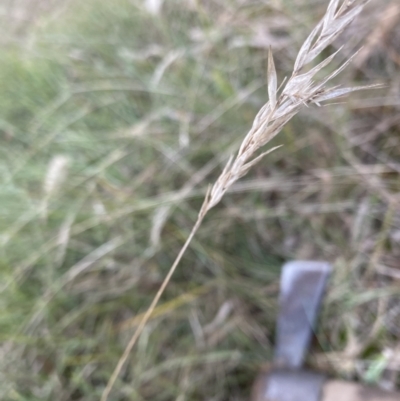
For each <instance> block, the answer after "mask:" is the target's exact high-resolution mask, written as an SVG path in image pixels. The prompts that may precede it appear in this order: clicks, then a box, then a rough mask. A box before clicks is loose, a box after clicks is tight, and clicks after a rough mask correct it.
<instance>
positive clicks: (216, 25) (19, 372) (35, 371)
mask: <svg viewBox="0 0 400 401" xmlns="http://www.w3.org/2000/svg"><path fill="white" fill-rule="evenodd" d="M326 6H327V1H324V0H313V1H306V0H274V1H263V0H254V1H242V0H229V1H223V0H213V1H203V0H185V1H184V0H168V1H165V2H162V1H160V0H158V1H156V0H152V1H151V0H147V1H144V2H141V1H139V0H113V1H106V2H100V1H96V0H86V1H84V2H81V1H77V0H69V1H63V2H61V1H56V0H53V1H50V0H47V1H37V0H36V1H35V0H32V1H29V2H28V1H23V0H17V1H10V2H7V1H5V0H3V1H2V3H1V7H0V10H1V24H2V28H3V32H2V36H1V40H0V43H1V44H0V46H1V53H0V141H1V147H0V151H1V160H0V174H1V190H0V205H1V211H0V231H1V237H0V244H1V254H0V277H1V280H0V283H1V296H0V303H1V308H0V311H1V312H0V339H1V346H0V398H1V399H3V400H18V401H20V400H21V401H22V400H23V401H28V400H29V401H33V400H35V401H36V400H77V401H78V400H79V401H83V400H84V401H89V400H98V399H99V397H100V395H101V392H102V390H103V389H104V387H105V384H106V383H107V380H108V378H109V377H110V375H111V373H112V371H113V369H114V367H115V365H116V363H117V361H118V359H119V357H120V356H121V354H122V352H123V349H124V347H125V346H126V344H127V341H129V338H130V336H131V334H132V332H133V330H134V328H135V325H136V324H137V322H138V319H139V318H140V314H141V313H143V312H144V311H145V310H146V307H147V306H148V305H149V304H150V302H151V299H152V297H153V296H154V294H155V292H156V290H157V288H158V286H159V285H160V283H161V281H162V278H163V277H164V275H165V274H166V271H167V270H168V268H169V267H170V264H171V262H172V261H173V259H174V258H175V256H176V254H177V252H178V251H179V249H180V247H181V246H182V244H183V242H184V240H185V238H186V236H187V235H188V233H189V232H190V229H191V228H192V225H193V223H194V221H195V219H196V216H197V212H198V208H199V206H200V205H201V202H202V197H203V196H204V193H205V189H206V188H207V185H208V184H209V183H212V182H213V180H214V179H215V177H216V176H218V174H219V172H220V170H221V168H222V167H223V165H224V163H225V162H226V159H227V157H228V156H229V155H230V154H231V153H233V152H234V151H235V150H236V149H237V147H238V145H239V144H240V142H241V140H242V138H243V136H244V135H245V133H246V132H247V130H248V129H249V127H250V125H251V123H252V120H253V118H254V116H255V114H256V112H257V111H258V109H259V108H260V107H261V106H262V105H263V103H264V102H265V101H266V100H267V89H266V85H265V83H266V82H265V81H266V79H265V75H266V56H267V49H268V47H269V46H272V49H273V51H274V55H275V59H276V66H277V71H278V75H279V78H280V80H282V79H283V78H284V77H285V76H286V75H288V74H290V71H291V69H292V65H293V61H294V59H295V56H296V54H297V51H298V49H299V48H300V45H301V43H302V41H303V40H304V39H305V38H306V36H307V34H308V33H309V32H310V30H311V28H312V27H313V26H314V25H315V23H316V22H317V21H318V20H319V18H320V17H321V16H322V14H323V12H324V10H325V8H326ZM399 20H400V6H399V4H398V2H397V0H391V1H389V0H388V1H386V0H385V1H379V2H378V1H373V2H371V4H370V5H369V6H368V7H367V9H366V10H365V11H364V13H363V15H362V16H361V17H360V18H359V19H357V21H356V22H355V23H354V24H353V25H352V26H351V27H350V28H349V29H348V30H347V31H346V32H345V33H344V34H343V35H342V36H341V37H340V39H339V40H338V41H337V42H336V43H335V46H332V51H333V50H334V48H335V47H338V46H340V45H341V44H346V46H345V49H344V50H343V51H342V52H341V53H340V54H339V55H338V57H337V60H336V63H337V64H339V63H340V62H341V61H342V60H344V59H346V58H347V57H348V56H349V55H350V54H353V53H354V51H355V50H356V49H358V48H360V47H361V46H364V48H363V50H362V51H361V52H360V53H359V55H358V56H357V57H356V59H355V61H354V63H353V64H352V65H351V66H350V67H349V68H348V69H347V71H345V72H344V73H342V74H341V76H340V77H338V78H337V82H338V83H339V82H340V83H341V84H342V83H343V84H349V85H358V84H361V83H376V82H384V83H386V84H387V87H386V88H384V89H382V90H379V91H378V90H376V91H369V92H368V93H355V94H354V95H352V96H351V97H350V98H349V99H347V100H346V101H345V102H344V103H343V104H339V105H332V106H329V107H323V108H309V109H306V110H304V111H303V112H302V113H301V114H300V115H299V116H297V117H296V118H294V119H293V120H292V122H291V123H289V124H288V125H287V126H286V127H285V128H284V130H283V132H282V133H281V134H280V135H279V136H278V137H277V138H276V139H275V140H274V144H272V145H271V146H273V145H276V144H283V145H284V146H283V147H282V148H281V149H279V150H278V151H276V152H274V153H272V154H271V155H269V156H268V157H267V158H266V159H265V160H263V162H262V163H260V164H259V165H257V166H256V168H254V169H253V171H252V172H251V173H250V174H249V175H248V176H247V177H246V178H245V179H243V180H242V181H240V182H239V183H237V184H236V185H235V186H234V187H233V189H232V190H231V191H230V193H229V194H228V195H227V196H226V197H225V198H224V200H223V202H222V204H221V205H220V206H219V207H218V208H216V210H213V211H212V212H211V213H210V215H209V216H208V217H207V219H206V221H205V222H204V223H203V225H202V227H201V229H200V231H199V233H198V235H197V236H196V238H195V240H194V242H193V243H192V246H191V248H190V250H189V251H188V253H187V254H186V256H185V258H184V260H183V262H182V263H181V265H180V267H179V268H178V271H177V273H176V275H175V276H174V278H173V280H172V283H171V284H170V285H169V287H168V289H167V292H166V294H165V296H164V297H163V299H162V302H161V303H160V305H159V306H158V308H157V309H156V313H155V314H154V317H153V318H152V320H151V322H150V324H149V325H148V326H147V328H146V329H145V332H144V333H143V335H142V336H141V338H140V341H139V343H138V345H137V347H135V349H134V351H133V352H132V355H131V357H130V358H129V362H128V364H127V366H126V367H125V369H124V370H123V373H122V375H121V376H120V377H119V379H118V381H117V383H116V386H115V388H114V390H113V392H112V395H111V397H110V400H177V401H185V400H213V401H217V400H221V401H222V400H245V399H248V394H249V389H250V387H251V383H252V380H253V379H254V377H255V375H256V374H257V371H258V370H259V369H260V368H261V367H262V366H263V365H265V364H266V363H267V362H268V360H271V356H272V352H273V338H274V324H275V318H276V312H277V311H276V306H277V294H278V286H279V274H280V268H281V266H282V264H283V263H284V262H285V261H287V260H291V259H296V258H301V259H324V260H328V261H330V262H331V263H332V264H333V265H334V275H333V277H332V279H331V283H330V288H329V291H328V294H327V298H326V302H325V305H324V310H323V313H322V317H321V319H320V323H319V326H318V330H317V332H316V335H315V339H314V343H313V346H312V351H311V353H310V356H309V359H308V365H309V366H310V367H311V368H314V369H321V370H323V371H325V372H327V373H328V374H330V375H333V376H335V377H343V378H347V379H356V380H360V381H363V382H368V383H373V384H376V385H380V386H382V387H386V388H395V387H396V386H397V385H399V375H398V372H399V370H400V348H399V345H398V344H399V338H400V286H399V283H400V281H399V280H400V264H399V260H400V247H399V245H400V197H399V189H400V179H399V172H400V125H399V123H400V118H399V105H400V97H399V93H400V90H399V89H400V75H399V71H400V24H399ZM332 68H334V66H333V67H332Z"/></svg>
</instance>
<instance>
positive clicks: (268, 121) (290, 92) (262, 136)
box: [101, 0, 377, 401]
mask: <svg viewBox="0 0 400 401" xmlns="http://www.w3.org/2000/svg"><path fill="white" fill-rule="evenodd" d="M340 3H341V2H340V0H331V1H330V3H329V5H328V8H327V11H326V13H325V15H324V17H323V18H322V20H321V21H320V22H319V23H318V24H317V26H316V27H315V28H314V29H313V30H312V32H311V33H310V35H309V36H308V38H307V39H306V40H305V42H304V43H303V45H302V47H301V49H300V51H299V53H298V55H297V58H296V61H295V64H294V68H293V73H292V76H291V77H290V78H289V80H288V81H287V82H286V84H285V85H284V86H283V88H282V89H281V90H279V89H278V80H277V74H276V70H275V65H274V61H273V56H272V51H271V50H270V51H269V55H268V96H269V101H268V102H267V103H266V104H265V105H264V106H263V107H262V108H261V109H260V111H259V112H258V114H257V115H256V117H255V119H254V122H253V126H252V127H251V129H250V131H249V132H248V134H247V135H246V136H245V138H244V140H243V142H242V144H241V146H240V148H239V151H238V153H237V155H236V157H231V158H230V159H229V161H228V163H227V164H226V166H225V168H224V169H223V171H222V173H221V175H220V176H219V178H218V179H217V180H216V182H215V183H214V185H212V186H211V187H210V188H209V190H208V191H207V194H206V196H205V199H204V202H203V205H202V207H201V209H200V211H199V214H198V218H197V221H196V223H195V225H194V226H193V229H192V231H191V233H190V235H189V237H188V238H187V240H186V242H185V244H184V245H183V247H182V249H181V250H180V252H179V254H178V256H177V257H176V259H175V261H174V263H173V265H172V266H171V268H170V270H169V272H168V274H167V276H166V277H165V279H164V281H163V283H162V284H161V286H160V288H159V290H158V291H157V294H156V296H155V297H154V299H153V301H152V303H151V305H150V306H149V308H148V309H147V311H146V313H145V314H144V316H143V318H142V320H141V321H140V323H139V325H138V327H137V329H136V331H135V332H134V334H133V336H132V338H131V339H130V341H129V343H128V345H127V347H126V348H125V351H124V353H123V355H122V356H121V358H120V359H119V362H118V364H117V366H116V368H115V370H114V372H113V374H112V375H111V377H110V379H109V381H108V384H107V386H106V388H105V389H104V391H103V394H102V397H101V401H106V400H107V398H108V395H109V394H110V391H111V390H112V387H113V386H114V383H115V381H116V379H117V377H118V375H119V373H120V372H121V369H122V367H123V366H124V364H125V362H126V360H127V358H128V356H129V354H130V352H131V350H132V348H133V346H134V345H135V343H136V341H137V340H138V338H139V336H140V334H141V333H142V331H143V329H144V327H145V325H146V324H147V322H148V320H149V318H150V316H151V314H152V313H153V310H154V308H155V307H156V305H157V303H158V301H159V300H160V298H161V296H162V294H163V292H164V291H165V289H166V287H167V285H168V283H169V281H170V280H171V277H172V275H173V274H174V272H175V269H176V267H177V266H178V264H179V262H180V260H181V258H182V256H183V255H184V253H185V252H186V249H187V248H188V246H189V244H190V242H191V240H192V239H193V237H194V235H195V234H196V232H197V230H198V228H199V227H200V225H201V223H202V221H203V219H204V217H205V216H206V214H207V212H208V211H209V210H210V209H212V208H213V207H214V206H216V205H217V204H218V203H219V202H220V201H221V199H222V197H223V196H224V194H225V192H226V191H227V190H228V188H229V187H231V186H232V184H234V183H235V182H236V181H237V180H239V179H240V178H241V177H243V176H244V175H246V174H247V172H248V171H249V170H250V168H251V167H252V166H254V165H255V164H256V163H258V162H259V161H260V160H261V159H262V158H263V157H264V156H265V155H267V154H268V153H270V152H272V151H273V150H275V149H276V148H277V147H275V148H272V149H269V150H268V151H266V152H264V153H262V154H260V155H256V153H257V151H258V150H259V149H260V148H261V147H263V146H265V145H266V144H267V143H268V142H270V141H271V140H272V139H273V138H274V137H275V136H276V135H277V134H278V133H279V132H280V131H281V130H282V128H283V127H284V126H285V125H286V124H287V123H288V121H289V120H291V118H292V117H294V116H295V115H296V114H297V113H298V112H299V111H300V110H301V108H302V107H307V106H308V105H311V104H316V105H318V106H319V105H320V102H323V101H325V100H331V99H335V98H338V97H340V96H344V95H346V94H348V93H350V92H353V91H357V90H361V89H368V88H372V87H376V86H377V85H369V86H362V87H351V88H342V87H340V86H335V87H331V88H329V87H327V86H326V85H327V83H328V82H329V81H330V80H331V79H333V78H334V77H336V76H337V75H338V74H339V73H340V72H341V71H342V70H343V69H344V68H346V66H347V65H348V64H349V63H350V62H351V60H352V59H353V58H354V56H353V57H351V58H349V59H348V60H347V61H346V62H345V63H344V64H342V65H341V66H340V67H339V68H338V69H336V70H335V71H334V72H332V73H331V74H329V75H327V76H325V78H323V79H321V80H320V81H314V77H315V75H316V74H317V73H318V72H319V71H320V70H322V69H323V68H324V67H326V66H327V65H328V64H329V63H330V62H331V61H332V59H333V58H334V57H335V55H336V54H337V53H338V52H336V53H334V54H332V55H331V56H329V57H327V58H326V59H325V60H323V61H321V62H320V63H319V64H318V65H317V66H315V67H313V68H311V69H310V70H309V71H307V72H303V69H304V66H305V65H307V64H309V63H310V62H311V61H313V60H314V59H315V58H316V57H317V56H319V55H320V54H321V52H322V51H323V50H324V49H326V48H327V47H328V46H329V45H330V44H331V43H332V42H333V41H334V40H335V39H336V38H337V36H338V35H339V34H340V33H341V32H342V31H343V30H344V29H345V28H346V27H347V26H348V25H349V24H350V23H351V22H352V21H353V20H354V18H355V17H356V16H357V15H358V14H359V13H360V12H361V10H362V9H363V7H364V5H365V4H366V1H351V0H344V1H343V2H342V3H341V4H340ZM339 51H340V49H339Z"/></svg>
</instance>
